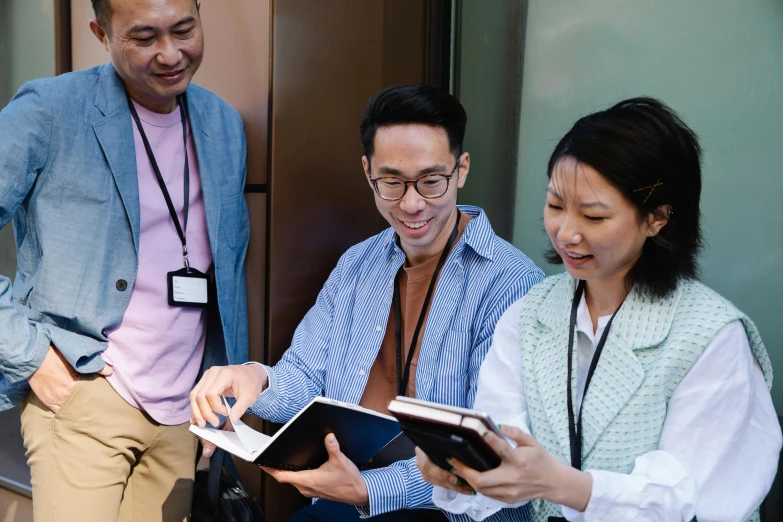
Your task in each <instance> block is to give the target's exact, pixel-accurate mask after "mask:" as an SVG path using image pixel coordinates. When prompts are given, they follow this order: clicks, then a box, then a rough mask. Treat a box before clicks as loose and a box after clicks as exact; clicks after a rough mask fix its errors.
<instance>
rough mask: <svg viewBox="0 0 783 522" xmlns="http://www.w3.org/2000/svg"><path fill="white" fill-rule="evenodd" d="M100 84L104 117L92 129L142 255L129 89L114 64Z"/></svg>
mask: <svg viewBox="0 0 783 522" xmlns="http://www.w3.org/2000/svg"><path fill="white" fill-rule="evenodd" d="M99 82H100V85H99V89H98V94H97V96H96V99H95V106H96V107H97V108H98V110H100V111H101V113H102V114H103V116H104V117H103V118H102V119H99V120H98V121H96V122H93V125H92V127H93V130H94V132H95V136H96V137H97V138H98V142H99V143H100V146H101V149H102V150H103V154H104V156H105V157H106V161H107V163H108V164H109V169H110V170H111V173H112V176H113V177H114V183H115V185H116V186H117V190H118V192H119V193H120V199H121V200H122V204H123V206H124V207H125V213H126V214H127V216H128V222H129V224H130V227H131V231H132V233H133V245H134V247H135V248H136V252H137V253H138V251H139V228H140V224H139V219H140V218H139V213H140V211H139V180H138V174H137V170H136V149H135V145H134V141H133V127H132V123H131V115H130V110H129V109H128V104H127V100H126V97H125V87H124V85H123V83H122V80H121V79H120V77H119V76H118V75H117V72H116V71H115V70H114V66H112V65H111V64H107V65H105V66H104V67H103V70H102V71H101V75H100V79H99Z"/></svg>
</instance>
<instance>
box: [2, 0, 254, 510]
mask: <svg viewBox="0 0 783 522" xmlns="http://www.w3.org/2000/svg"><path fill="white" fill-rule="evenodd" d="M92 3H93V7H94V8H95V13H96V19H95V20H93V21H92V22H91V23H90V27H91V30H92V31H93V33H94V34H95V35H96V37H97V38H98V39H99V40H100V41H101V42H102V44H103V45H104V46H105V48H106V49H107V51H108V52H109V55H110V57H111V64H107V65H104V66H101V67H96V68H94V69H90V70H87V71H81V72H76V73H71V74H66V75H63V76H60V77H57V78H54V79H45V80H37V81H34V82H31V83H28V84H26V85H24V86H23V87H22V88H21V89H20V91H19V92H18V93H17V95H16V96H15V97H14V99H13V100H12V101H11V102H10V103H9V105H8V106H7V107H5V109H4V110H3V111H2V112H0V227H3V226H5V225H6V224H7V223H9V221H11V220H13V225H14V232H15V237H16V246H17V252H18V255H17V257H18V271H17V273H16V277H15V282H14V284H13V286H12V285H11V280H10V278H9V277H8V276H9V275H10V274H3V275H0V409H7V408H10V407H12V406H14V405H16V404H19V403H20V402H21V403H22V434H23V437H24V443H25V447H26V449H27V457H28V463H29V465H30V468H31V472H32V484H33V506H34V514H35V519H36V520H39V521H51V520H80V521H87V522H90V521H96V522H98V521H99V522H105V521H108V520H122V521H144V522H148V521H155V520H166V521H174V520H176V521H181V520H186V519H187V517H188V515H189V511H190V504H191V499H192V485H193V475H194V464H195V462H194V460H195V444H194V441H193V438H192V436H191V435H190V433H189V432H188V426H189V424H190V423H189V420H190V410H189V403H188V393H189V392H190V390H191V388H192V387H193V384H194V383H195V381H196V378H197V377H198V375H199V374H200V372H201V371H203V369H204V368H208V367H211V366H213V365H225V364H236V363H242V362H244V361H246V359H247V310H246V294H245V279H244V260H245V252H246V249H247V243H248V238H249V219H248V212H247V208H246V205H245V201H244V197H243V187H244V182H245V174H246V172H245V171H246V161H245V156H246V143H245V135H244V131H243V125H242V120H241V119H240V117H239V115H238V114H237V112H236V111H235V110H233V109H232V108H231V107H229V106H228V105H227V104H226V103H225V102H224V101H222V100H221V99H220V98H219V97H218V96H216V95H215V94H213V93H211V92H209V91H207V90H205V89H203V88H201V87H198V86H196V85H191V84H190V81H191V78H192V77H193V74H194V73H195V72H196V70H197V69H198V67H199V65H200V63H201V59H202V55H203V45H204V44H203V33H202V27H201V19H200V15H199V11H198V3H197V2H196V1H195V0H157V1H152V0H93V2H92ZM31 390H32V393H30V391H31Z"/></svg>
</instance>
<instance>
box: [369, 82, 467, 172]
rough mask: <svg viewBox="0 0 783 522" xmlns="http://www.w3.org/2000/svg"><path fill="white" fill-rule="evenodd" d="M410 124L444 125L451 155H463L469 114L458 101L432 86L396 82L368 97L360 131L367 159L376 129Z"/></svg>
mask: <svg viewBox="0 0 783 522" xmlns="http://www.w3.org/2000/svg"><path fill="white" fill-rule="evenodd" d="M411 123H419V124H423V125H431V126H433V127H443V129H444V130H445V131H446V134H447V135H448V137H449V148H450V149H451V152H452V153H453V154H454V157H459V156H460V154H462V142H463V140H464V139H465V127H466V126H467V124H468V116H467V114H465V109H464V108H463V107H462V104H461V103H460V102H459V100H457V98H455V97H454V96H452V95H451V94H449V93H447V92H445V91H443V90H441V89H439V88H437V87H434V86H432V85H398V86H394V87H387V88H386V89H384V90H382V91H381V92H379V93H378V94H376V95H375V96H373V97H372V98H370V102H369V103H368V104H367V108H366V109H365V111H364V118H362V124H361V126H360V134H361V140H362V148H363V149H364V155H365V156H367V160H368V161H370V159H371V158H372V155H373V152H374V145H375V133H376V132H377V131H378V129H379V128H381V127H388V126H390V125H405V124H411Z"/></svg>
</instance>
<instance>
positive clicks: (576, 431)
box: [568, 281, 622, 470]
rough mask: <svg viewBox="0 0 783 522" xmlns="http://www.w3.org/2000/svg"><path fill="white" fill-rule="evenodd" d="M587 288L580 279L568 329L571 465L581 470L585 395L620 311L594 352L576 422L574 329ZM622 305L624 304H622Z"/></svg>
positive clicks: (607, 327) (610, 320) (607, 325)
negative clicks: (573, 367)
mask: <svg viewBox="0 0 783 522" xmlns="http://www.w3.org/2000/svg"><path fill="white" fill-rule="evenodd" d="M584 290H585V282H584V281H579V284H578V285H577V287H576V293H575V294H574V301H573V303H572V304H571V324H570V326H569V330H568V438H569V440H570V442H571V466H572V467H574V468H576V469H578V470H581V469H582V411H584V407H583V405H584V402H585V397H586V396H587V388H588V387H589V386H590V380H591V379H592V378H593V373H595V367H596V366H598V359H599V358H600V357H601V351H602V350H603V349H604V344H606V337H607V336H608V335H609V328H611V327H612V321H614V317H615V316H616V315H617V312H619V311H620V308H619V307H618V308H617V310H615V312H614V313H613V314H612V317H611V319H609V322H608V323H606V328H604V333H603V334H602V335H601V340H600V341H598V346H596V348H595V354H593V360H592V361H591V362H590V369H589V370H588V371H587V379H585V389H584V391H583V392H582V404H580V405H579V417H578V420H577V422H576V424H575V423H574V401H573V399H572V392H571V375H572V373H573V369H572V366H573V357H572V352H573V347H574V330H575V329H576V312H577V309H578V308H579V302H580V301H581V300H582V294H583V293H584ZM620 306H622V304H620Z"/></svg>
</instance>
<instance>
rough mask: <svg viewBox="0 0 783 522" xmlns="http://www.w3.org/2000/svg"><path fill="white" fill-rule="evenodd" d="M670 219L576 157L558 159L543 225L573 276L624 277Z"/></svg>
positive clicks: (596, 279)
mask: <svg viewBox="0 0 783 522" xmlns="http://www.w3.org/2000/svg"><path fill="white" fill-rule="evenodd" d="M665 223H666V221H665V220H664V219H661V218H660V217H659V216H657V215H655V214H649V215H648V216H645V218H644V219H643V218H642V216H641V215H640V214H639V211H638V210H637V208H636V207H635V206H634V205H633V203H631V202H630V201H628V199H626V197H625V196H624V195H623V194H622V193H621V192H620V191H619V190H618V189H617V188H615V187H614V186H613V185H612V184H610V183H609V182H608V181H607V180H606V179H605V178H604V177H603V176H602V175H601V174H599V173H598V171H596V170H595V169H593V168H592V167H590V166H589V165H585V164H582V163H578V162H576V161H575V160H573V159H571V158H565V159H563V160H561V161H559V162H558V163H557V164H556V165H555V167H554V169H553V171H552V176H551V177H550V180H549V186H548V187H547V197H546V205H545V206H544V227H545V228H546V232H547V234H548V235H549V239H550V241H551V242H552V246H553V247H554V249H555V250H556V251H557V253H558V254H559V255H560V257H561V258H562V259H563V263H564V265H565V267H566V270H567V271H568V273H569V274H571V276H572V277H574V278H577V279H583V280H586V281H588V283H589V282H590V281H607V282H608V281H614V282H617V281H623V280H624V279H625V276H626V275H627V274H628V272H629V270H631V268H632V267H633V266H634V264H635V263H636V261H637V260H638V259H639V257H640V256H641V254H642V247H643V246H644V243H645V241H646V240H647V238H648V237H652V236H655V235H656V234H657V233H658V232H659V231H660V230H661V228H662V227H663V225H664V224H665Z"/></svg>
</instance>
